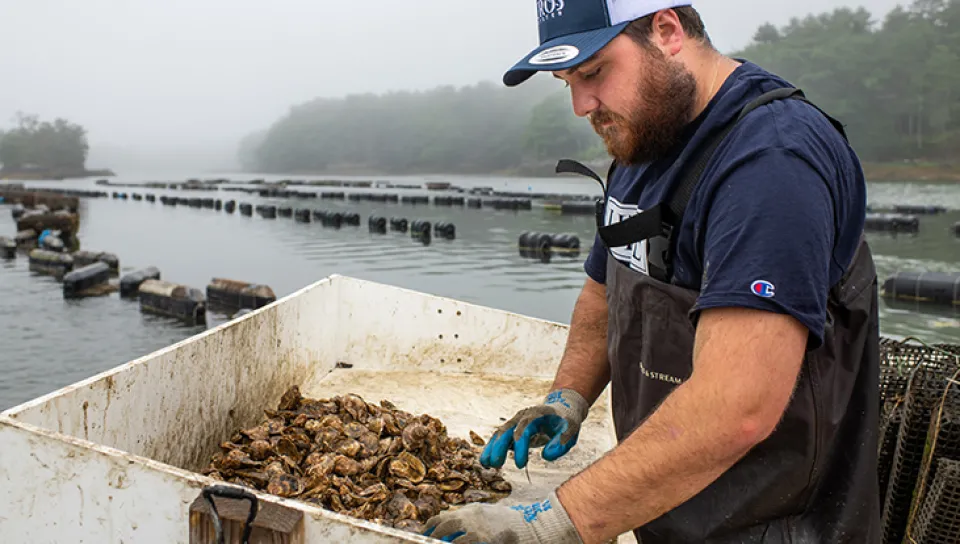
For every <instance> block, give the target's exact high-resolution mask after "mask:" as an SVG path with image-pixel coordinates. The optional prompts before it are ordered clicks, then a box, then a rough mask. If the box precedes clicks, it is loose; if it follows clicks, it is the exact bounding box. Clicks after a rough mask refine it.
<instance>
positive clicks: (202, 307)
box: [139, 279, 207, 325]
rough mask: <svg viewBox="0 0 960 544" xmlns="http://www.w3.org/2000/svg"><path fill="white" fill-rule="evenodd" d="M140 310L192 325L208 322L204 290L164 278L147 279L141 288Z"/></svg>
mask: <svg viewBox="0 0 960 544" xmlns="http://www.w3.org/2000/svg"><path fill="white" fill-rule="evenodd" d="M139 298H140V311H141V312H143V313H149V314H155V315H161V316H166V317H172V318H175V319H179V320H180V321H183V322H185V323H187V324H190V325H202V324H205V323H206V322H207V305H206V299H205V298H204V296H203V291H201V290H199V289H195V288H192V287H187V286H185V285H179V284H176V283H170V282H167V281H163V280H152V279H151V280H146V281H144V282H143V283H141V284H140V289H139Z"/></svg>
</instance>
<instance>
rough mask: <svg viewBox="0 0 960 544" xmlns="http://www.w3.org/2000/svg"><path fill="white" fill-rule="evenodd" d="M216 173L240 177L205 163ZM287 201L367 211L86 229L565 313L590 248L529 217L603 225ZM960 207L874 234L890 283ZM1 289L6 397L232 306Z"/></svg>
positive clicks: (905, 319)
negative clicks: (555, 239) (373, 218)
mask: <svg viewBox="0 0 960 544" xmlns="http://www.w3.org/2000/svg"><path fill="white" fill-rule="evenodd" d="M190 177H201V176H196V175H190V174H188V175H183V176H176V177H163V178H157V177H150V176H143V177H135V178H134V177H131V178H129V179H124V180H120V181H127V182H136V181H141V180H155V179H169V180H185V179H188V178H190ZM216 177H230V176H220V175H209V174H208V175H204V176H202V178H203V179H209V178H216ZM257 177H263V176H257ZM234 179H247V177H240V178H237V177H236V176H234ZM266 179H267V180H276V179H280V178H279V177H270V176H267V177H266ZM341 179H364V178H352V177H349V176H347V177H342V176H341ZM366 179H369V178H366ZM436 179H437V178H423V177H412V178H411V177H385V178H378V181H381V180H382V181H389V182H394V183H415V184H419V183H422V182H423V181H433V180H436ZM444 180H445V181H451V182H453V183H454V184H456V185H459V186H463V187H472V186H485V187H493V188H495V189H497V190H511V191H527V190H532V191H535V192H536V191H556V192H569V193H581V194H596V193H597V192H598V189H599V186H598V185H596V184H595V183H593V182H591V181H589V180H585V181H581V180H580V179H567V178H563V179H507V178H489V177H487V178H483V177H481V178H469V177H452V178H446V179H444ZM28 185H30V186H47V187H60V188H73V189H99V190H107V191H108V192H111V191H113V190H118V191H126V192H129V191H131V189H129V188H124V189H114V188H104V187H97V186H95V185H94V182H93V180H85V181H70V182H47V183H40V182H34V183H29V184H28ZM303 190H310V191H313V190H316V191H320V190H323V188H309V189H306V188H305V189H303ZM374 190H376V189H374ZM376 191H378V192H393V190H389V189H385V190H376ZM140 192H144V193H145V192H151V193H154V194H156V195H157V196H158V197H159V196H160V195H163V194H168V195H179V196H184V195H186V196H188V197H215V198H221V199H223V200H230V199H236V200H237V201H246V202H251V203H253V204H255V205H256V204H258V203H261V202H265V201H269V202H270V203H273V204H280V203H282V202H283V201H281V200H279V199H261V198H259V197H257V196H254V195H246V194H244V193H234V192H229V193H224V192H219V193H218V192H189V193H185V192H177V191H167V190H155V189H145V190H143V191H140ZM415 193H416V192H415V191H406V190H402V191H401V194H415ZM422 193H424V194H426V192H422ZM870 201H871V204H874V205H876V206H889V205H893V204H899V203H917V204H939V205H943V206H947V207H949V208H952V209H955V210H960V185H956V184H955V185H936V184H907V183H903V184H891V183H887V184H876V185H871V187H870ZM289 205H291V206H294V207H295V208H296V207H306V208H312V209H331V210H334V209H336V210H350V211H355V212H357V213H359V214H360V216H361V226H360V227H344V228H342V229H340V230H334V229H329V228H323V227H322V226H321V225H320V224H318V223H311V224H308V225H305V224H300V223H296V222H295V221H294V220H293V219H289V218H279V217H278V218H277V219H275V220H265V219H262V218H260V217H258V216H256V215H254V217H243V216H241V215H240V214H239V213H234V214H232V215H228V214H226V213H224V212H217V211H214V210H209V209H194V208H187V207H183V206H177V207H169V206H163V205H162V204H160V203H159V202H157V203H149V202H146V201H141V202H136V201H132V200H127V201H121V200H113V199H81V209H80V214H81V220H80V221H81V227H80V235H79V237H80V242H81V247H82V248H83V249H87V250H97V251H109V252H112V253H115V254H116V255H118V256H119V258H120V265H121V270H122V272H121V273H125V272H128V271H132V270H136V269H139V268H143V267H146V266H151V265H152V266H156V267H158V268H159V269H160V271H161V274H162V277H163V279H165V280H169V281H174V282H177V283H184V284H187V285H190V286H193V287H197V288H200V289H204V288H205V286H206V285H207V284H208V283H209V282H210V280H211V278H214V277H224V278H230V279H236V280H240V281H249V282H256V283H264V284H267V285H270V286H271V287H272V288H273V290H274V291H275V293H276V294H277V296H278V297H282V296H284V295H287V294H290V293H292V292H294V291H296V290H298V289H300V288H302V287H304V286H306V285H309V284H311V283H313V282H315V281H317V280H320V279H322V278H324V277H326V276H329V275H330V274H342V275H347V276H353V277H357V278H362V279H367V280H371V281H377V282H383V283H387V284H391V285H396V286H399V287H404V288H409V289H414V290H417V291H422V292H426V293H430V294H436V295H441V296H449V297H454V298H457V299H460V300H465V301H468V302H473V303H477V304H482V305H486V306H492V307H495V308H499V309H503V310H507V311H512V312H518V313H521V314H525V315H531V316H534V317H539V318H543V319H548V320H552V321H559V322H563V323H567V322H569V318H570V313H571V311H572V309H573V305H574V302H575V301H576V297H577V295H578V293H579V289H580V287H581V286H582V285H583V281H584V277H585V276H584V273H583V269H582V263H583V260H584V258H585V257H586V251H583V252H582V253H581V254H580V255H579V256H577V257H555V258H553V259H552V261H551V262H549V263H543V262H540V261H537V260H530V259H524V258H522V257H520V256H519V254H518V252H517V237H518V236H519V234H520V233H521V232H523V231H527V230H539V231H547V232H570V233H575V234H577V235H578V236H579V237H580V240H581V244H583V245H584V246H586V247H589V244H590V243H591V242H592V240H593V233H594V227H593V219H592V217H589V216H560V215H559V214H557V213H554V212H549V211H546V210H543V209H538V208H537V207H536V206H535V207H534V209H533V210H532V211H518V212H513V211H494V210H489V209H483V210H471V209H461V208H444V207H437V206H433V205H429V206H427V205H420V206H411V205H404V204H383V203H371V202H350V201H344V202H340V201H328V200H320V199H317V200H302V201H301V200H293V201H289ZM7 214H9V206H0V235H12V234H13V233H14V231H15V225H14V222H13V221H12V220H10V219H9V217H10V216H9V215H7ZM371 214H377V215H383V216H386V217H388V218H389V217H391V216H399V217H406V218H407V219H408V220H410V221H412V220H414V219H425V220H429V221H432V222H435V221H438V220H442V221H449V222H452V223H454V224H455V225H456V227H457V237H456V240H453V241H446V240H440V239H437V238H434V239H433V240H432V242H431V243H430V244H429V245H426V246H425V245H423V244H420V243H417V242H416V241H414V240H412V239H411V237H410V234H409V233H407V234H401V233H388V234H387V235H373V234H370V233H369V232H368V230H367V226H366V221H367V217H368V216H369V215H371ZM958 220H960V211H957V212H951V213H949V214H947V215H941V216H930V217H923V218H922V220H921V221H922V222H921V233H920V234H919V235H917V236H902V235H901V236H896V237H894V236H885V235H870V242H871V244H872V247H873V250H874V253H875V256H876V262H877V266H878V269H879V274H880V278H881V281H882V279H883V278H885V277H887V276H889V275H890V274H893V273H895V272H896V271H897V270H900V269H926V270H935V271H955V270H957V269H960V264H958V261H960V239H958V238H956V237H954V236H953V234H952V233H951V232H950V230H949V228H950V226H951V225H953V223H954V222H956V221H958ZM0 297H2V298H0V300H2V304H3V308H4V311H3V312H0V330H2V331H3V334H2V337H0V338H2V347H0V409H5V408H8V407H10V406H13V405H15V404H18V403H20V402H23V401H26V400H29V399H31V398H34V397H36V396H38V395H42V394H45V393H48V392H50V391H53V390H55V389H57V388H59V387H62V386H65V385H68V384H70V383H73V382H76V381H78V380H80V379H84V378H86V377H89V376H91V375H93V374H96V373H98V372H102V371H104V370H107V369H109V368H112V367H114V366H117V365H119V364H122V363H125V362H127V361H130V360H133V359H135V358H138V357H141V356H144V355H147V354H149V353H151V352H153V351H154V350H157V349H159V348H162V347H164V346H167V345H169V344H171V343H174V342H177V341H180V340H183V339H185V338H187V337H189V336H191V335H193V334H196V333H197V332H200V331H202V330H204V329H205V328H209V327H213V326H216V325H218V324H220V323H222V322H223V321H224V320H225V319H228V316H224V315H217V314H210V315H208V321H209V322H208V324H207V325H206V326H205V327H204V326H200V327H187V326H183V325H180V324H178V323H177V322H175V321H173V320H169V319H165V318H158V317H153V316H148V315H143V314H141V313H140V312H139V308H138V306H137V303H136V301H132V302H131V301H124V300H121V299H120V298H119V297H118V296H117V295H116V294H114V295H111V296H110V297H107V298H94V299H85V300H80V301H65V300H63V296H62V291H61V284H60V283H58V282H57V281H55V280H54V279H52V278H49V277H44V276H38V275H35V274H32V273H31V272H30V271H29V270H28V266H27V259H26V257H25V256H20V257H18V258H17V259H16V260H15V261H11V262H0ZM881 304H882V306H881V318H882V325H881V326H882V332H883V334H885V335H888V336H894V337H903V336H909V335H913V336H916V337H918V338H921V339H923V340H925V341H930V342H960V312H955V311H952V310H946V311H940V312H931V311H923V312H921V311H917V309H915V308H909V307H907V308H904V307H903V306H902V305H898V306H897V307H890V306H888V305H887V304H886V303H881Z"/></svg>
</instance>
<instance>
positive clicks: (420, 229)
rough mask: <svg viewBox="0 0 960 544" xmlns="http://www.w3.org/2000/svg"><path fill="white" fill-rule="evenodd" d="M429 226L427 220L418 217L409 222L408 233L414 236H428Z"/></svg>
mask: <svg viewBox="0 0 960 544" xmlns="http://www.w3.org/2000/svg"><path fill="white" fill-rule="evenodd" d="M431 227H432V225H431V224H430V222H429V221H422V220H420V219H418V220H416V221H414V222H413V223H411V224H410V235H411V236H412V237H414V238H430V228H431Z"/></svg>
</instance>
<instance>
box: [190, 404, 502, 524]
mask: <svg viewBox="0 0 960 544" xmlns="http://www.w3.org/2000/svg"><path fill="white" fill-rule="evenodd" d="M265 413H266V416H267V419H266V420H265V421H264V422H263V423H262V424H260V425H259V426H257V427H253V428H252V429H246V430H243V431H240V432H238V433H237V434H235V435H234V436H233V437H232V438H231V440H230V441H229V442H224V443H223V444H221V445H220V448H221V449H222V450H223V451H222V452H218V453H216V454H215V455H214V456H213V459H212V462H211V463H210V466H209V467H207V468H206V469H205V470H204V471H203V473H204V474H206V475H209V476H210V477H212V478H215V479H218V480H222V481H226V482H231V483H235V484H238V485H243V486H248V487H251V488H253V489H257V490H260V491H266V492H267V493H271V494H273V495H278V496H281V497H289V498H294V499H298V500H302V501H306V502H309V503H313V504H315V505H320V506H322V507H324V508H327V509H329V510H332V511H334V512H339V513H342V514H346V515H349V516H353V517H356V518H360V519H365V520H370V521H374V522H376V523H380V524H382V525H386V526H390V527H396V528H398V529H403V530H407V531H411V532H421V531H422V530H423V525H422V524H423V522H425V521H427V520H428V519H429V518H430V517H432V516H434V515H436V514H438V513H439V512H440V511H442V510H446V509H447V508H449V507H450V506H451V505H461V504H465V503H471V502H495V501H497V500H500V499H502V498H504V497H506V496H508V495H509V494H510V491H511V487H510V484H509V482H507V481H505V480H504V479H503V477H502V476H501V475H500V473H499V471H498V470H496V469H486V468H483V467H482V466H481V465H480V463H479V461H478V458H479V451H478V448H476V447H475V446H480V445H483V440H482V439H481V438H480V437H479V436H477V435H476V433H474V432H473V431H470V439H471V441H472V442H473V444H471V443H470V442H467V441H466V440H464V439H461V438H454V437H450V436H448V435H447V430H446V428H445V427H444V425H443V423H441V422H440V420H438V419H436V418H433V417H431V416H429V415H426V414H423V415H413V414H410V413H408V412H405V411H403V410H400V409H398V408H397V407H396V406H394V405H393V404H392V403H390V402H389V401H386V400H382V401H380V404H379V405H374V404H369V403H367V402H366V401H364V400H363V399H362V398H360V397H359V396H357V395H344V396H337V397H333V398H331V399H321V400H315V399H309V398H304V397H303V396H301V394H300V390H299V388H298V387H297V386H293V387H291V388H290V389H289V390H288V391H287V392H286V393H284V395H283V397H282V398H281V399H280V404H279V406H278V407H277V409H276V410H266V411H265Z"/></svg>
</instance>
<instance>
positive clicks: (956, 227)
mask: <svg viewBox="0 0 960 544" xmlns="http://www.w3.org/2000/svg"><path fill="white" fill-rule="evenodd" d="M953 234H955V235H956V236H960V221H957V222H956V223H954V224H953Z"/></svg>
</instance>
